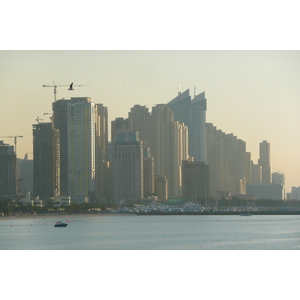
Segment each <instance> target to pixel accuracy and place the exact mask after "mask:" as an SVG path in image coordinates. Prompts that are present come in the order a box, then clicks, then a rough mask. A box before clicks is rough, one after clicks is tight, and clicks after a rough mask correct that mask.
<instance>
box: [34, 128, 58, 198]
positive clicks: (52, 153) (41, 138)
mask: <svg viewBox="0 0 300 300" xmlns="http://www.w3.org/2000/svg"><path fill="white" fill-rule="evenodd" d="M32 126H33V131H32V133H33V196H34V197H37V196H39V197H40V198H51V197H53V196H54V191H55V190H57V191H58V193H59V190H60V178H59V175H60V170H59V168H60V150H59V148H60V144H59V142H60V139H59V131H58V130H57V129H55V128H54V127H53V124H52V123H39V124H33V125H32Z"/></svg>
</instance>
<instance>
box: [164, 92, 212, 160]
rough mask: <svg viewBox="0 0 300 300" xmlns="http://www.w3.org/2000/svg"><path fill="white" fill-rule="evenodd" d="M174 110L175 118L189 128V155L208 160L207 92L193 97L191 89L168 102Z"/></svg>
mask: <svg viewBox="0 0 300 300" xmlns="http://www.w3.org/2000/svg"><path fill="white" fill-rule="evenodd" d="M167 105H168V106H169V107H170V108H171V110H172V111H173V112H174V120H175V121H179V122H180V123H184V125H186V126H188V129H189V156H192V157H194V160H195V161H202V162H205V163H206V162H207V145H206V98H205V92H203V93H201V94H199V95H197V96H196V95H194V98H193V99H191V96H190V95H189V90H186V91H185V92H183V93H181V92H179V93H178V96H177V97H176V98H174V99H173V100H172V101H170V102H169V103H168V104H167Z"/></svg>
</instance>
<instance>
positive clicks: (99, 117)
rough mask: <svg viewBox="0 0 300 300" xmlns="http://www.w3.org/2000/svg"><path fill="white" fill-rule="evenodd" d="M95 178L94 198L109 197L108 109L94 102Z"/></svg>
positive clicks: (104, 198)
mask: <svg viewBox="0 0 300 300" xmlns="http://www.w3.org/2000/svg"><path fill="white" fill-rule="evenodd" d="M95 164H96V165H95V179H96V191H95V192H96V195H95V196H96V200H97V201H105V200H106V199H107V198H108V197H109V186H110V182H109V173H108V170H109V162H108V111H107V107H105V106H103V105H102V104H95Z"/></svg>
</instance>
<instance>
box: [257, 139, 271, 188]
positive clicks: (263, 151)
mask: <svg viewBox="0 0 300 300" xmlns="http://www.w3.org/2000/svg"><path fill="white" fill-rule="evenodd" d="M258 164H259V165H260V166H261V167H262V183H263V184H269V183H271V164H270V143H268V142H267V141H263V142H261V143H260V144H259V160H258Z"/></svg>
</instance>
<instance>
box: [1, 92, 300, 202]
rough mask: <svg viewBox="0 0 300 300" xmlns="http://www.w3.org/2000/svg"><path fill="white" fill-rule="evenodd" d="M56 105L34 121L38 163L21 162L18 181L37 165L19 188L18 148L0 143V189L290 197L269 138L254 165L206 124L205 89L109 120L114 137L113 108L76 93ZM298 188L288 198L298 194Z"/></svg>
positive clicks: (84, 194) (80, 196) (89, 198)
mask: <svg viewBox="0 0 300 300" xmlns="http://www.w3.org/2000/svg"><path fill="white" fill-rule="evenodd" d="M52 109H53V115H52V117H51V122H38V124H33V161H29V162H28V161H27V163H25V161H26V159H24V160H20V159H19V160H18V165H19V167H18V169H20V170H22V173H20V172H19V175H18V176H19V178H21V181H22V180H25V177H24V174H25V173H26V172H27V173H26V174H27V175H26V177H28V170H30V164H31V167H32V171H31V172H32V178H33V180H32V182H31V183H30V182H29V181H27V183H26V187H25V181H24V182H23V188H19V189H17V185H19V186H20V185H22V182H21V183H20V182H19V183H18V184H17V179H16V155H15V153H14V150H13V148H12V147H13V146H9V145H6V144H4V143H3V142H2V143H1V142H0V166H1V164H2V165H3V164H4V161H9V162H10V163H9V165H10V167H9V168H10V170H11V171H9V172H8V171H3V170H4V169H3V168H1V169H0V170H1V172H0V177H1V178H0V194H3V195H4V194H5V195H17V194H19V195H20V196H21V195H23V197H24V195H25V194H26V193H27V192H31V194H32V195H33V197H34V198H36V197H39V198H41V199H42V198H45V199H50V198H51V199H53V198H56V199H58V197H62V199H67V202H68V201H69V200H70V199H71V200H72V201H75V202H106V201H113V202H114V203H116V204H126V203H143V202H144V201H150V200H149V199H156V201H160V202H166V201H167V200H168V199H169V198H182V199H184V200H187V201H197V202H198V201H199V202H201V201H202V202H203V201H206V200H207V199H208V198H213V199H220V198H222V197H225V198H228V197H233V196H235V197H241V198H243V199H246V198H247V199H251V200H253V199H278V200H283V199H286V197H285V188H284V186H285V177H284V174H282V173H280V172H273V173H272V171H271V162H270V161H271V159H270V157H271V151H270V143H268V142H267V141H266V140H264V141H262V142H261V143H260V145H259V159H258V162H257V163H254V162H253V161H252V160H251V153H250V152H247V150H246V142H245V141H243V140H241V139H239V138H237V137H236V136H235V135H234V134H232V133H230V134H227V133H225V132H223V131H222V130H220V129H218V128H217V127H216V126H214V125H213V124H212V123H207V122H206V111H207V99H206V97H205V93H204V92H202V93H200V94H199V95H196V91H195V92H194V97H193V98H192V97H191V96H190V92H189V90H186V91H184V92H183V93H181V92H179V93H178V95H177V96H176V97H175V98H174V99H173V100H171V101H169V102H168V103H167V104H157V105H155V106H153V107H152V111H149V109H148V108H147V107H146V106H141V105H134V106H133V107H132V108H131V109H130V111H129V113H128V117H127V118H126V119H125V118H122V117H120V118H116V119H115V120H113V121H112V122H111V133H110V136H111V138H110V142H109V137H108V136H109V133H108V108H107V107H104V106H103V105H102V104H96V103H93V102H92V99H91V98H89V97H72V98H71V99H59V100H57V101H55V102H53V104H52ZM27 160H28V159H27ZM26 166H27V167H26ZM8 173H9V174H11V176H13V178H15V179H14V180H12V179H9V178H8V177H7V174H8ZM22 174H23V175H22ZM5 176H6V177H5ZM11 178H12V177H11ZM22 178H23V179H22ZM12 181H13V182H12ZM8 182H11V183H10V185H9V184H8ZM30 185H31V186H32V187H30ZM298 189H299V188H296V187H293V189H292V192H291V193H288V194H287V196H288V199H295V200H296V199H297V200H298V199H300V196H299V190H298ZM17 190H18V191H17ZM27 198H28V197H27ZM147 199H148V200H147Z"/></svg>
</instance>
